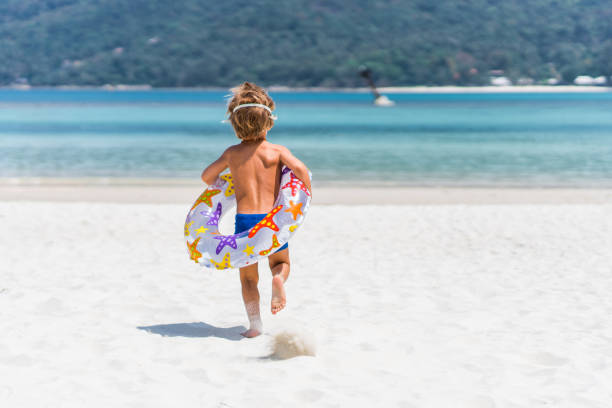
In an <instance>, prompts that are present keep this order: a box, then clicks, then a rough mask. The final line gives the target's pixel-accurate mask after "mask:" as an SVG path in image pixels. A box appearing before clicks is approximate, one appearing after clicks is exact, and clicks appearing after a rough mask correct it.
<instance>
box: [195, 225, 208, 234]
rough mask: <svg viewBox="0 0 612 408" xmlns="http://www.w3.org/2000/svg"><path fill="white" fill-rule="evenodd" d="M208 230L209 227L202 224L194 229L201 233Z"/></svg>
mask: <svg viewBox="0 0 612 408" xmlns="http://www.w3.org/2000/svg"><path fill="white" fill-rule="evenodd" d="M208 230H209V228H204V226H203V225H202V226H201V227H200V228H198V229H196V230H195V231H196V232H197V233H198V234H203V233H205V232H206V231H208Z"/></svg>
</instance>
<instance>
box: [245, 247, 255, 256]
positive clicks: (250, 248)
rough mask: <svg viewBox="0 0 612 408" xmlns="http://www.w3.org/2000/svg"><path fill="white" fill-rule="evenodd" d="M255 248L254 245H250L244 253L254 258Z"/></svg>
mask: <svg viewBox="0 0 612 408" xmlns="http://www.w3.org/2000/svg"><path fill="white" fill-rule="evenodd" d="M253 248H255V246H254V245H248V244H247V246H246V248H245V249H243V250H242V252H244V253H245V254H247V255H249V256H254V255H255V253H254V252H253Z"/></svg>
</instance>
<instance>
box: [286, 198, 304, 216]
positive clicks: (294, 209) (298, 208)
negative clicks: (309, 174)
mask: <svg viewBox="0 0 612 408" xmlns="http://www.w3.org/2000/svg"><path fill="white" fill-rule="evenodd" d="M285 212H288V213H291V215H292V216H293V219H294V220H297V217H298V215H304V213H303V212H302V203H297V204H293V201H291V200H289V209H287V210H285Z"/></svg>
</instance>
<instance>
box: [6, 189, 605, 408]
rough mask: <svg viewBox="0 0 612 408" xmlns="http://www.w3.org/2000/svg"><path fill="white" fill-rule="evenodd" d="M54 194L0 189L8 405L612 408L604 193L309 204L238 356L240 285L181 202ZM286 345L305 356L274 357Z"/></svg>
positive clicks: (112, 192)
mask: <svg viewBox="0 0 612 408" xmlns="http://www.w3.org/2000/svg"><path fill="white" fill-rule="evenodd" d="M21 188H23V186H22V187H21ZM50 188H51V187H46V189H50ZM56 188H59V189H60V190H58V191H56V193H55V194H50V193H49V191H47V190H45V188H41V187H40V186H39V187H30V190H29V192H28V193H27V194H25V193H23V191H22V192H19V191H17V192H15V191H11V190H10V189H7V187H6V186H5V187H3V189H2V191H1V193H2V196H1V201H0V227H1V228H2V230H3V231H5V232H4V233H3V234H2V235H0V259H2V264H1V265H0V266H1V268H0V269H1V271H2V273H1V274H0V278H1V280H0V310H1V311H2V312H1V315H2V318H1V319H0V331H1V332H2V337H0V377H1V378H3V381H2V383H0V403H1V404H2V406H7V407H41V406H53V407H59V406H61V407H72V406H74V407H76V406H79V407H82V406H88V407H109V406H134V407H142V406H155V407H158V406H159V407H165V406H174V405H181V406H183V407H196V406H197V407H202V406H207V407H208V406H210V407H245V406H257V407H264V406H268V407H270V406H281V405H283V406H323V407H339V406H342V407H344V406H399V407H450V406H452V407H473V408H484V407H508V408H509V407H534V406H553V407H568V408H569V407H571V408H576V407H589V408H590V407H602V408H603V407H609V406H610V404H612V390H611V389H610V387H609V380H608V379H609V378H611V377H612V345H611V343H610V339H611V338H612V323H610V319H609V316H610V315H611V314H612V301H610V296H609V293H610V291H612V279H611V278H610V263H611V262H610V261H611V260H612V259H611V257H610V248H611V247H612V199H610V192H609V191H606V190H567V191H563V190H561V191H560V190H541V191H540V192H539V193H535V194H534V193H533V192H532V194H529V191H528V190H521V191H520V194H517V191H514V192H513V191H504V190H500V191H503V192H502V193H500V192H499V191H497V195H495V194H494V193H495V191H492V190H491V189H489V190H486V189H483V190H482V191H481V192H480V194H481V195H480V196H476V198H478V199H483V197H486V196H487V194H488V196H489V197H497V198H496V199H495V200H492V201H489V202H487V201H486V200H485V201H484V202H476V201H475V199H474V196H473V195H472V196H471V197H472V198H471V199H470V200H471V201H470V200H468V199H467V198H466V197H470V194H469V193H470V191H468V190H461V189H457V191H454V192H453V193H452V194H451V196H452V197H455V199H453V198H452V197H451V198H449V195H448V194H446V197H447V201H446V202H444V201H443V200H442V198H443V197H444V194H442V195H440V191H437V192H432V191H433V190H431V191H430V193H429V194H430V195H429V196H427V195H426V194H425V196H427V197H430V199H428V200H425V201H421V202H419V201H418V200H416V199H414V198H412V199H411V198H410V197H409V196H404V199H405V200H406V202H405V203H404V204H402V205H398V204H397V203H395V204H394V205H385V206H381V205H377V204H376V203H366V204H352V205H349V204H347V203H342V202H336V203H333V202H332V201H333V195H330V196H329V197H328V198H326V199H323V197H324V196H325V194H332V193H329V192H328V193H324V192H323V191H321V192H320V194H319V195H320V196H321V197H322V198H321V200H320V202H318V203H317V201H316V199H317V198H316V197H317V196H316V195H315V201H314V202H313V207H312V209H311V213H310V215H309V217H308V219H307V220H306V223H305V225H304V227H303V229H302V230H301V232H300V233H299V234H297V235H296V237H295V238H294V240H292V241H291V256H292V273H291V277H290V279H289V281H288V282H287V291H288V305H287V308H286V309H285V310H284V311H282V312H281V313H280V314H279V315H277V316H272V315H271V314H270V312H269V298H270V279H269V269H268V268H267V267H264V266H262V267H260V291H261V294H262V306H263V310H264V313H263V320H264V334H263V335H262V336H260V337H258V338H255V339H252V340H247V339H243V338H241V336H240V334H239V333H240V332H241V331H242V330H243V329H244V326H245V325H246V324H247V321H246V316H245V313H244V310H243V305H242V301H241V298H240V284H239V280H238V276H237V271H234V270H232V271H214V272H213V271H208V270H204V269H201V268H200V267H199V266H198V265H196V264H193V263H192V262H191V261H190V260H189V259H188V257H187V255H186V250H185V244H184V241H183V236H182V223H183V220H184V216H185V213H186V211H187V210H188V208H189V206H190V201H191V199H189V200H187V202H184V203H177V202H170V203H168V200H167V199H166V195H165V194H171V193H172V190H170V191H168V189H167V187H149V188H159V189H160V190H158V191H154V192H153V193H152V194H151V195H150V196H142V195H141V197H140V198H141V199H140V200H133V195H132V193H130V194H126V193H125V190H121V188H120V187H106V195H105V196H104V197H102V198H101V197H100V195H99V191H97V192H95V193H96V194H91V195H90V194H89V193H85V192H84V191H86V190H83V189H81V190H80V191H81V193H80V194H78V191H79V189H73V194H74V196H70V195H69V194H67V193H66V192H65V191H64V192H62V190H61V187H57V186H56ZM65 188H66V189H69V188H68V187H65ZM97 188H99V189H102V188H104V187H97ZM142 188H145V187H142ZM181 189H187V190H191V191H190V194H187V191H183V192H182V193H181V194H185V195H189V196H190V197H191V196H192V195H193V191H192V190H193V187H191V186H183V187H181ZM181 191H182V190H181ZM411 191H412V197H418V196H419V195H420V194H423V192H422V191H420V190H411ZM581 192H582V195H581ZM140 193H141V194H142V190H141V191H140ZM175 193H176V191H175ZM19 194H21V196H20V195H19ZM196 194H197V193H196ZM315 194H317V192H316V191H315ZM436 194H437V195H436ZM453 194H454V195H453ZM504 194H505V195H504ZM538 194H539V195H538ZM96 197H97V199H96ZM121 197H123V199H122V198H121ZM173 197H174V199H176V200H178V197H181V198H180V199H181V200H182V199H183V198H182V196H181V195H180V194H175V195H174V196H173ZM431 197H435V200H434V199H432V198H431ZM457 197H463V200H457V199H456V198H457ZM511 197H515V198H516V197H522V199H521V200H519V201H518V202H516V201H512V200H510V199H509V198H511ZM527 197H531V199H527ZM543 197H544V198H545V199H544V198H543ZM568 197H574V200H573V201H571V200H570V201H569V203H568ZM113 199H114V200H115V202H113ZM504 199H505V200H506V201H507V202H503V201H504ZM326 200H327V201H326ZM398 200H399V199H398ZM462 201H463V202H462ZM431 204H436V205H431ZM229 224H231V220H229ZM229 224H228V220H224V224H222V230H223V228H225V229H227V228H231V225H229ZM281 333H285V334H287V337H286V338H285V340H284V342H283V343H282V344H285V345H287V344H290V343H291V342H292V341H293V344H295V345H297V347H298V348H299V347H301V350H302V351H308V352H311V353H314V354H315V356H297V357H294V358H289V359H281V358H278V357H279V356H275V355H274V354H273V349H274V344H275V336H277V335H279V334H281Z"/></svg>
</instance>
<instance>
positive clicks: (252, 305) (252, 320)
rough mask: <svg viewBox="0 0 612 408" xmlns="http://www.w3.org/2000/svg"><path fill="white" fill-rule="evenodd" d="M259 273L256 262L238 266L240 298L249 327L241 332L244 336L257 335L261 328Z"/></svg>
mask: <svg viewBox="0 0 612 408" xmlns="http://www.w3.org/2000/svg"><path fill="white" fill-rule="evenodd" d="M258 281H259V273H258V271H257V264H254V265H249V266H245V267H244V268H240V283H241V284H242V300H244V307H245V309H246V312H247V316H248V318H249V325H250V326H249V329H248V330H247V331H245V332H244V333H242V335H243V336H244V337H255V336H259V335H260V334H261V332H262V330H263V325H262V323H261V316H260V314H259V290H257V282H258Z"/></svg>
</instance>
